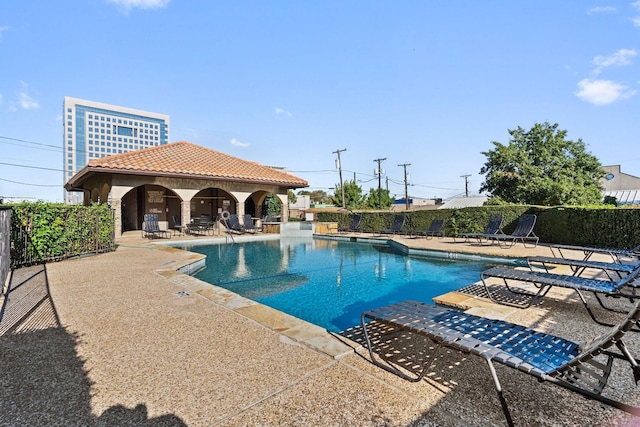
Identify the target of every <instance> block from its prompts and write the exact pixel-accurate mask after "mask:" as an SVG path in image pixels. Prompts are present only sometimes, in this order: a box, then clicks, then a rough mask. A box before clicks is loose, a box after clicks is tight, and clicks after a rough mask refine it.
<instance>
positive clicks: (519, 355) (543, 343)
mask: <svg viewBox="0 0 640 427" xmlns="http://www.w3.org/2000/svg"><path fill="white" fill-rule="evenodd" d="M639 319H640V308H639V307H638V304H636V305H635V307H634V308H633V309H632V310H631V311H630V312H629V313H628V315H627V316H626V317H625V318H624V319H623V320H622V321H621V322H620V323H618V324H617V325H616V327H615V328H612V329H610V330H608V331H607V332H606V333H604V334H602V335H600V336H599V337H596V338H594V339H592V340H591V341H589V342H587V343H584V344H578V343H576V342H572V341H570V340H568V339H565V338H562V337H558V336H554V335H550V334H546V333H543V332H538V331H536V330H534V329H530V328H526V327H524V326H521V325H516V324H513V323H509V322H506V321H501V320H491V319H486V318H483V317H478V316H473V315H470V314H466V313H464V312H461V311H459V310H455V309H448V308H443V307H437V306H433V305H429V304H425V303H421V302H416V301H405V302H401V303H397V304H392V305H390V306H387V307H382V308H378V309H375V310H370V311H367V312H365V313H363V314H362V316H361V323H362V328H363V330H364V335H365V339H366V341H367V347H368V350H369V355H370V357H371V361H372V362H373V363H374V364H375V365H376V366H379V367H381V368H383V369H385V370H387V371H389V372H392V373H394V374H396V375H398V376H400V377H402V378H404V379H407V380H409V381H419V380H421V379H422V378H423V376H424V375H425V373H426V372H427V369H428V368H429V367H430V366H429V365H426V364H425V366H424V368H423V369H422V371H421V372H419V373H418V374H417V376H415V377H412V376H409V375H407V374H405V373H404V372H402V371H400V370H399V368H397V367H396V366H394V365H393V364H392V362H391V361H389V360H388V359H389V358H388V357H386V356H387V355H389V356H391V355H392V354H393V349H390V350H388V351H387V352H386V353H387V354H386V355H381V356H382V357H383V358H385V359H387V360H385V362H382V361H380V360H378V359H377V358H376V356H375V354H374V344H381V347H382V345H384V344H385V343H386V341H388V340H387V339H385V336H384V332H386V331H388V329H389V328H388V327H386V328H384V330H383V331H382V332H377V333H376V335H375V336H373V335H372V332H376V331H375V328H372V327H371V326H372V324H373V325H376V324H378V325H386V326H391V327H392V332H395V331H397V330H398V329H401V330H404V331H408V332H410V333H413V334H419V335H421V336H424V337H427V338H429V339H430V340H431V341H433V342H434V343H435V345H436V348H435V350H434V353H436V352H437V351H438V350H439V349H440V348H441V347H451V348H454V349H456V350H459V351H461V352H464V353H468V354H475V355H477V356H480V357H482V358H484V359H485V361H486V362H487V364H488V368H489V371H490V373H491V376H492V378H493V382H494V385H495V388H496V392H497V393H498V398H499V399H500V404H501V405H502V411H503V412H504V415H505V418H506V420H507V423H508V424H509V425H510V426H511V425H513V420H512V418H511V414H510V413H509V408H508V406H507V402H506V400H505V398H504V395H503V393H502V387H501V385H500V381H499V379H498V376H497V373H496V370H495V367H494V362H495V363H500V364H503V365H505V366H508V367H510V368H513V369H516V370H519V371H521V372H524V373H527V374H529V375H532V376H534V377H535V378H537V379H538V380H539V381H541V382H543V381H546V382H550V383H552V384H555V385H558V386H560V387H564V388H566V389H568V390H571V391H574V392H576V393H579V394H581V395H582V396H584V397H586V398H588V399H594V400H597V401H599V402H602V403H604V404H606V405H610V406H612V407H615V408H618V409H620V410H622V411H625V412H628V413H630V414H633V415H635V416H640V408H637V407H633V406H630V405H627V404H624V403H622V402H619V401H616V400H613V399H611V398H608V397H606V396H603V395H602V391H603V390H604V388H605V386H606V385H607V381H608V379H609V375H610V374H611V372H612V370H613V367H614V365H613V359H614V358H618V359H622V360H626V361H627V362H628V363H629V365H630V367H631V370H632V372H633V375H634V379H635V381H636V383H637V382H638V380H639V379H640V367H639V366H638V363H637V362H636V360H635V359H634V357H633V356H632V355H631V353H630V352H629V350H628V349H627V347H626V346H625V344H624V341H623V340H622V338H623V337H624V334H625V332H627V331H628V330H629V329H631V328H632V327H633V326H634V325H635V324H636V323H637V322H638V320H639ZM367 320H369V322H367ZM368 326H369V328H368ZM380 329H382V328H380ZM386 347H391V346H386ZM614 347H617V349H618V351H619V353H618V352H615V353H614V352H613V351H611V350H614ZM385 349H386V348H385ZM422 349H423V348H422V347H421V348H420V349H419V350H422ZM434 358H435V354H434ZM625 366H626V364H625ZM523 424H525V423H524V422H523Z"/></svg>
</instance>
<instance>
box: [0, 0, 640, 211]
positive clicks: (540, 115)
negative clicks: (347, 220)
mask: <svg viewBox="0 0 640 427" xmlns="http://www.w3.org/2000/svg"><path fill="white" fill-rule="evenodd" d="M639 53H640V1H637V0H636V1H606V0H603V1H588V0H586V1H579V2H578V1H571V2H569V1H557V0H538V1H516V2H514V1H507V0H504V1H492V0H487V1H482V2H478V1H450V2H436V1H427V0H422V1H370V2H355V1H351V2H349V1H331V0H327V1H318V2H311V1H286V0H282V1H237V2H219V1H206V2H203V1H195V0H56V1H48V0H39V1H35V0H20V1H2V2H0V153H1V155H0V196H4V197H26V198H35V199H43V200H51V201H61V200H62V180H63V178H62V122H61V113H62V102H63V98H64V96H71V97H76V98H82V99H89V100H93V101H97V102H104V103H108V104H115V105H121V106H126V107H130V108H136V109H141V110H146V111H152V112H157V113H163V114H168V115H169V116H170V120H171V133H170V139H171V141H172V142H173V141H180V140H186V141H191V142H193V143H196V144H199V145H202V146H205V147H209V148H212V149H214V150H218V151H221V152H224V153H227V154H230V155H234V156H237V157H240V158H243V159H247V160H253V161H258V162H260V163H262V164H266V165H270V166H281V167H285V168H286V169H287V170H289V171H292V172H294V173H295V175H297V176H299V177H301V178H304V179H306V180H307V181H309V185H310V188H311V189H324V190H326V191H327V192H329V193H333V190H331V189H330V188H331V187H333V186H334V185H335V184H336V183H337V182H339V178H338V171H337V169H336V168H335V159H336V155H335V154H334V153H333V152H334V151H336V150H338V149H345V148H346V149H347V151H345V152H343V153H341V158H342V166H343V171H344V177H345V179H349V180H351V179H353V177H354V175H355V177H356V179H357V180H358V181H362V182H361V185H362V187H363V190H364V191H365V192H368V190H369V188H371V187H374V188H377V183H378V181H377V178H376V177H375V176H374V174H373V171H374V168H375V167H376V164H377V163H376V162H375V161H374V160H375V159H378V158H386V160H385V161H384V162H382V167H383V169H384V170H385V175H384V176H383V179H382V182H383V186H386V183H387V178H388V185H389V190H390V191H391V193H392V194H396V195H397V196H398V197H402V196H403V195H404V182H403V180H404V175H403V168H402V167H401V166H398V165H401V164H404V163H410V164H411V165H410V166H408V167H407V171H408V173H409V182H410V184H411V185H410V187H409V193H410V195H411V196H414V197H433V196H437V197H443V198H447V197H451V196H453V195H456V194H461V193H464V189H465V185H464V178H462V176H463V175H470V176H469V178H468V179H469V189H470V192H471V193H476V192H477V191H478V189H479V187H480V185H481V183H482V182H483V179H484V177H483V176H482V175H480V174H479V172H480V168H481V167H482V165H483V164H484V161H485V160H486V158H485V156H484V155H482V152H483V151H487V150H490V149H492V147H493V145H492V144H491V142H492V141H499V142H502V143H507V142H508V140H509V134H508V132H507V130H508V129H515V128H517V127H518V126H520V127H522V128H525V129H530V128H531V127H532V126H533V125H534V124H535V123H536V122H538V123H542V122H547V121H548V122H550V123H552V124H553V123H558V124H559V125H560V129H565V130H567V131H568V136H567V137H568V138H569V139H572V140H577V139H582V140H583V141H584V142H585V144H586V145H587V149H588V151H590V152H591V153H592V154H594V155H595V156H596V157H598V159H599V160H600V161H601V163H602V164H603V165H612V164H620V165H622V171H623V172H625V173H629V174H632V175H636V176H640V162H639V160H640V149H638V142H640V141H639V138H638V135H640V118H639V115H640V114H639V113H640V95H639V93H638V91H639V89H640V55H639Z"/></svg>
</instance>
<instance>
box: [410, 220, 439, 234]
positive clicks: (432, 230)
mask: <svg viewBox="0 0 640 427" xmlns="http://www.w3.org/2000/svg"><path fill="white" fill-rule="evenodd" d="M415 234H416V236H424V237H425V239H431V238H433V237H434V236H439V237H440V238H443V237H444V219H434V220H433V221H431V224H429V228H427V229H426V230H417V231H416V232H415Z"/></svg>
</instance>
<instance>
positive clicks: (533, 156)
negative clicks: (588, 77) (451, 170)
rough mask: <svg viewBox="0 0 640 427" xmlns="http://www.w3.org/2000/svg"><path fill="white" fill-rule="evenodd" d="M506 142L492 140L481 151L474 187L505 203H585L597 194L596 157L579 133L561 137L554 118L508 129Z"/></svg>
mask: <svg viewBox="0 0 640 427" xmlns="http://www.w3.org/2000/svg"><path fill="white" fill-rule="evenodd" d="M509 134H510V135H511V140H510V141H509V144H508V145H504V144H502V143H500V142H496V141H493V142H492V144H493V145H494V147H495V148H494V149H493V150H489V151H486V152H483V153H482V154H484V155H485V156H486V157H487V161H486V163H485V164H484V166H483V167H482V169H481V170H480V174H482V175H486V178H485V182H484V183H482V186H481V187H480V191H487V192H488V193H490V194H491V195H492V196H493V197H498V198H500V199H501V200H504V201H505V202H508V203H521V204H531V205H543V206H557V205H591V204H599V203H601V200H602V194H601V189H600V178H602V176H603V175H604V172H603V170H602V165H601V164H600V161H599V160H598V159H597V158H596V157H595V156H593V155H592V154H590V153H588V152H587V151H586V148H585V144H584V143H583V142H582V140H581V139H578V140H577V141H571V140H566V139H565V137H566V135H567V131H565V130H558V124H557V123H556V124H554V125H551V124H549V123H548V122H545V123H542V124H540V123H536V124H535V125H534V126H533V127H532V128H531V130H529V131H525V130H524V129H522V128H521V127H518V128H517V129H514V130H509Z"/></svg>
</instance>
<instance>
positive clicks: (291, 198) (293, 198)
mask: <svg viewBox="0 0 640 427" xmlns="http://www.w3.org/2000/svg"><path fill="white" fill-rule="evenodd" d="M296 200H298V197H296V193H294V192H293V190H292V189H288V190H287V201H288V202H289V204H292V203H295V202H296Z"/></svg>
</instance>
